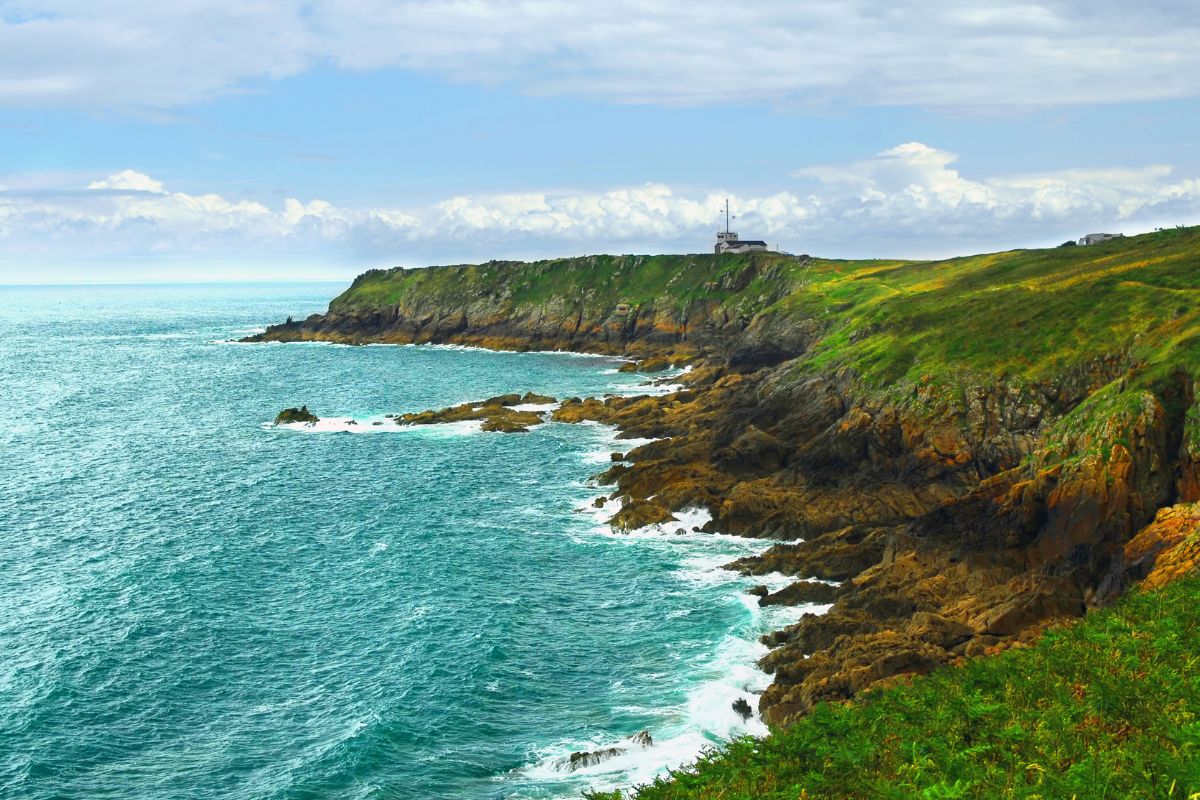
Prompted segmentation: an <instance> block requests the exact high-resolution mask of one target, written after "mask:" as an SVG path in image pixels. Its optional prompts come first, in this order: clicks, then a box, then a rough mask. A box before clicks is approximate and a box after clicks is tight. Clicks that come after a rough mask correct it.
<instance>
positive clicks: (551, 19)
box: [0, 0, 1200, 283]
mask: <svg viewBox="0 0 1200 800" xmlns="http://www.w3.org/2000/svg"><path fill="white" fill-rule="evenodd" d="M1197 41H1200V7H1198V6H1196V4H1195V2H1194V0H1144V2H1140V3H1138V4H1131V3H1128V2H1124V1H1123V2H1117V1H1116V0H1086V1H1084V0H1053V1H1047V0H1034V1H1033V2H1007V1H1003V2H1001V1H997V2H978V1H977V0H946V1H944V2H943V1H936V2H935V1H934V0H919V1H918V2H905V1H904V0H838V1H837V2H833V1H831V0H807V1H806V2H804V3H797V2H794V0H784V1H783V2H762V1H758V2H755V1H754V0H750V1H746V0H743V2H740V3H737V4H734V3H728V2H725V3H718V2H710V0H680V1H676V0H639V1H638V2H629V1H627V0H608V2H592V0H574V2H568V1H567V0H438V1H437V2H424V1H414V0H325V1H324V2H321V1H319V0H241V2H239V3H229V2H225V0H221V1H220V2H217V1H216V0H171V2H166V3H164V2H162V1H161V0H156V2H149V0H88V1H86V2H85V0H40V1H38V2H29V1H26V0H0V283H71V282H125V281H191V280H276V279H304V280H308V279H344V278H349V277H352V276H353V275H355V274H357V273H359V272H361V271H362V270H364V269H368V268H375V267H387V266H393V265H401V266H423V265H428V264H442V263H462V262H476V261H486V260H489V259H528V258H547V257H559V256H570V255H580V254H587V253H604V252H609V253H651V252H705V251H709V250H710V249H711V246H712V241H713V238H714V233H715V232H716V230H717V229H718V227H719V226H720V225H721V224H723V218H722V216H721V213H720V209H721V208H722V206H723V204H724V201H725V199H726V198H728V199H729V202H730V204H731V206H732V208H733V211H734V214H735V217H736V218H735V220H734V225H733V227H734V228H735V229H736V230H738V231H739V232H740V233H741V234H742V236H743V237H744V238H761V239H765V240H766V241H768V242H769V243H770V244H771V245H772V246H774V247H779V248H781V249H784V250H787V251H789V252H795V253H810V254H814V255H821V256H827V257H839V258H876V257H906V258H938V257H944V256H949V255H956V254H967V253H974V252H984V251H992V250H1000V249H1010V248H1014V247H1042V246H1049V245H1055V244H1058V243H1060V242H1062V241H1064V240H1067V239H1075V238H1078V237H1080V236H1082V235H1084V234H1086V233H1093V232H1100V231H1105V232H1125V233H1137V232H1142V231H1147V230H1152V229H1153V228H1155V227H1160V226H1173V225H1179V224H1198V223H1200V137H1198V136H1197V135H1196V131H1197V128H1198V123H1200V98H1198V95H1200V47H1197V46H1196V42H1197Z"/></svg>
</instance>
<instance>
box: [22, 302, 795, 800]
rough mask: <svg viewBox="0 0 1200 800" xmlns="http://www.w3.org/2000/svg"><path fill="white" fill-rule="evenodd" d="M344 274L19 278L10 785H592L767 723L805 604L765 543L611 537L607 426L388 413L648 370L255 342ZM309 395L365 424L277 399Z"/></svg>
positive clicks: (308, 792) (228, 790)
mask: <svg viewBox="0 0 1200 800" xmlns="http://www.w3.org/2000/svg"><path fill="white" fill-rule="evenodd" d="M340 288H341V287H339V286H335V285H316V284H309V285H287V286H243V285H226V286H154V287H39V288H0V653H3V658H0V796H3V797H13V798H18V797H19V798H123V799H135V798H164V799H165V798H318V797H320V798H326V797H328V798H355V797H379V798H384V797H387V798H393V797H394V798H501V797H512V798H518V797H521V798H548V797H578V795H579V792H580V790H581V789H583V788H586V787H607V786H614V785H629V784H630V783H631V782H637V781H644V780H647V779H649V778H650V777H652V776H653V775H654V774H657V773H660V772H661V771H662V770H663V769H664V768H665V767H666V766H668V765H678V764H680V763H682V762H684V761H686V760H687V759H689V758H691V757H693V756H694V755H695V754H696V753H697V752H698V751H699V750H700V748H702V747H704V746H707V745H709V744H711V743H715V742H718V741H720V739H721V738H722V737H726V736H729V735H732V734H736V733H739V732H743V731H745V730H747V728H746V727H745V726H743V725H742V724H741V721H740V720H739V719H738V717H737V716H736V714H734V712H733V711H732V709H731V708H730V704H731V703H732V701H733V700H734V699H736V698H737V697H739V696H749V694H750V693H751V692H753V691H754V690H756V689H761V687H762V686H763V685H765V681H766V678H765V676H763V675H762V674H761V673H758V672H757V671H756V670H754V669H753V666H752V665H753V660H754V659H755V658H756V657H757V656H758V655H760V654H761V652H762V650H761V646H760V645H758V644H756V643H755V638H756V636H757V635H758V634H759V633H761V632H762V631H764V630H766V629H767V628H769V627H771V626H772V625H773V624H778V623H780V622H784V621H786V619H785V618H784V616H776V617H774V618H771V619H768V618H766V617H764V616H763V612H760V611H759V609H758V608H757V607H756V605H755V604H754V603H753V602H748V600H749V599H750V598H747V597H746V596H745V595H744V594H743V591H744V589H745V588H746V587H747V586H748V585H749V582H748V581H746V580H745V579H741V578H738V577H736V576H734V575H732V574H731V573H728V572H727V571H724V570H720V569H719V565H720V564H722V563H724V562H726V561H728V560H730V559H731V558H733V557H737V556H740V555H744V554H748V553H751V552H755V551H757V550H758V549H761V548H762V547H763V546H764V545H763V544H762V543H761V542H749V541H743V540H739V539H734V538H732V537H722V536H705V535H701V534H690V533H689V534H687V535H682V536H680V535H675V534H674V533H673V530H674V529H675V528H678V527H680V526H678V525H673V526H671V531H666V530H652V531H647V532H643V533H640V534H637V535H634V536H623V535H616V534H613V533H612V532H610V531H608V530H607V528H606V527H605V526H603V525H602V524H600V521H601V518H602V516H603V515H602V514H600V513H598V512H594V511H592V512H590V513H585V512H583V511H581V509H583V508H587V507H588V506H590V500H591V499H592V498H594V497H596V496H597V495H598V494H600V493H601V492H602V490H599V489H597V488H596V487H593V486H589V485H587V478H588V476H589V475H591V474H593V473H595V472H597V471H599V470H601V469H603V468H604V465H605V464H606V463H607V462H608V454H609V452H610V451H611V450H613V449H627V448H628V443H624V442H619V441H616V440H615V439H614V438H613V432H612V431H611V430H609V429H606V428H603V427H600V426H596V425H578V426H570V425H563V424H557V423H552V424H546V425H543V426H540V427H538V428H535V429H534V430H533V431H532V432H531V433H529V434H526V435H503V434H487V433H481V432H478V431H477V430H475V429H474V428H473V427H472V426H464V425H456V426H431V427H429V428H423V429H408V430H391V429H389V428H390V426H373V425H371V424H370V423H371V421H372V420H374V419H378V418H379V415H382V414H384V413H390V412H401V411H412V410H419V409H424V408H433V407H442V406H446V405H449V404H452V403H457V402H460V401H464V400H469V399H478V398H482V397H486V396H490V395H493V394H498V393H502V392H508V391H522V392H524V391H527V390H533V391H537V392H542V393H549V394H553V395H556V396H558V397H565V396H568V395H598V394H602V393H604V392H613V391H618V392H637V391H642V389H639V387H638V386H637V383H638V380H639V379H638V378H636V377H631V376H628V375H621V374H618V373H616V372H615V369H614V368H615V366H616V364H615V362H613V361H611V360H608V359H602V358H594V357H583V356H573V355H568V354H514V353H489V352H483V351H476V350H461V349H448V348H430V347H338V346H329V345H305V344H299V345H241V344H232V343H229V341H228V340H230V339H233V338H236V337H238V336H241V335H244V334H246V333H247V332H249V331H252V330H254V329H255V328H257V327H259V326H261V325H263V324H265V323H267V322H272V321H277V320H279V319H282V318H283V317H285V316H287V315H289V314H290V315H293V316H296V317H297V318H299V317H302V316H304V315H306V314H308V313H312V312H314V311H319V310H322V309H323V308H324V306H325V304H326V303H327V301H328V298H329V297H331V296H332V295H333V294H335V293H336V292H337V291H338V290H339V289H340ZM299 403H307V404H308V405H309V407H310V408H312V409H313V410H315V411H316V412H317V413H318V414H321V415H323V416H326V415H328V416H336V417H344V418H354V419H357V420H359V425H357V426H350V425H345V424H340V425H338V424H335V425H333V426H332V427H334V428H338V427H341V428H344V429H346V430H350V429H354V430H357V431H359V432H357V433H350V432H337V431H336V430H330V431H320V430H317V431H300V430H289V429H279V428H272V427H270V426H269V425H267V424H266V423H268V422H269V421H270V420H272V419H273V417H274V415H275V413H276V412H277V411H278V410H279V409H280V408H283V407H284V406H289V405H296V404H299ZM612 510H613V509H612V508H610V509H609V513H611V511H612ZM695 521H696V520H691V522H693V523H694V522H695ZM772 613H775V614H778V615H790V616H795V615H796V614H797V613H799V610H786V611H776V612H772ZM751 702H752V703H753V700H752V701H751ZM642 729H648V730H649V731H650V733H651V735H652V736H653V737H654V739H655V741H656V744H655V746H654V747H652V748H648V749H645V750H640V749H635V750H632V751H630V753H629V754H628V755H626V756H621V757H618V758H616V759H612V760H610V761H607V762H604V763H602V764H600V765H597V766H594V767H591V768H589V769H586V770H582V771H579V772H575V773H571V772H568V771H566V769H565V767H564V765H563V760H564V759H565V758H566V757H567V756H568V755H569V754H570V753H571V752H572V751H575V750H581V749H589V748H595V747H599V746H605V747H607V746H612V745H617V744H619V743H620V742H621V741H622V740H623V739H625V738H627V737H629V736H631V735H632V734H634V733H636V732H638V731H639V730H642ZM749 730H761V726H760V724H759V723H758V722H757V721H754V720H752V721H751V722H750V723H749Z"/></svg>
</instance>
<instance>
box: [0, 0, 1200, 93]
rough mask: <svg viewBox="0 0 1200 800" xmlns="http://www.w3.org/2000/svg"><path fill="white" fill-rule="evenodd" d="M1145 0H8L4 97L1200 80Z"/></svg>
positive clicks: (1172, 7)
mask: <svg viewBox="0 0 1200 800" xmlns="http://www.w3.org/2000/svg"><path fill="white" fill-rule="evenodd" d="M1198 36H1200V15H1197V14H1196V12H1195V7H1194V4H1193V3H1190V2H1180V0H1146V2H1142V3H1139V4H1138V5H1137V7H1136V9H1133V8H1131V7H1130V6H1129V4H1128V3H1125V2H1118V0H1000V1H999V2H997V0H960V1H959V2H953V3H948V2H945V1H944V0H908V1H907V2H901V3H897V2H895V1H894V0H810V2H804V3H795V2H763V1H761V0H760V1H759V2H753V3H741V4H733V3H728V2H718V0H607V1H606V2H570V3H567V2H556V1H555V0H489V1H488V2H480V1H479V0H324V1H323V2H317V3H313V2H310V1H309V0H248V1H247V2H240V3H227V2H219V0H176V2H172V3H161V2H150V0H124V2H121V3H95V2H86V1H85V0H10V1H9V2H6V3H4V4H2V5H0V104H22V105H27V104H45V105H67V106H74V107H79V106H90V107H101V108H113V107H131V108H136V107H164V106H175V105H181V104H186V103H190V102H194V101H197V100H204V99H207V98H211V97H213V96H215V95H218V94H220V93H223V92H228V91H237V90H240V89H243V88H245V87H246V86H247V85H254V84H255V83H256V82H259V81H262V80H269V79H273V78H279V77H284V76H288V75H295V74H298V73H300V72H303V71H305V70H307V69H310V68H312V67H313V66H314V65H322V64H332V65H334V66H336V67H340V68H343V69H350V70H376V69H382V68H392V67H399V68H408V69H417V70H424V71H428V72H432V73H436V74H440V75H444V76H447V77H450V78H452V79H454V80H459V81H467V82H475V83H506V84H510V85H512V86H515V87H517V88H518V89H520V90H523V91H526V92H531V93H542V94H550V95H569V96H576V97H586V98H593V99H601V100H610V101H616V102H646V103H662V104H673V105H699V104H710V103H791V102H802V103H812V102H826V101H833V102H847V103H856V104H883V105H921V106H928V107H967V108H977V107H984V106H986V107H1005V106H1045V105H1058V104H1075V103H1097V102H1118V101H1128V100H1145V99H1155V98H1176V97H1189V96H1194V95H1195V94H1197V92H1198V91H1200V48H1197V47H1196V46H1195V42H1196V41H1197V38H1198Z"/></svg>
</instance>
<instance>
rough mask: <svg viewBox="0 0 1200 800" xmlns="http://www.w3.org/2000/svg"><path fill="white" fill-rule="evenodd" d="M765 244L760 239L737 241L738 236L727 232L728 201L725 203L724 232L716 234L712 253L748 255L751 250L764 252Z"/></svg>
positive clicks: (729, 231)
mask: <svg viewBox="0 0 1200 800" xmlns="http://www.w3.org/2000/svg"><path fill="white" fill-rule="evenodd" d="M766 249H767V243H766V242H764V241H762V240H760V239H739V238H738V235H737V234H736V233H734V232H733V231H731V230H729V201H728V200H726V201H725V230H723V231H718V232H717V244H716V246H714V247H713V252H714V253H716V254H717V255H720V254H721V253H749V252H751V251H753V250H766Z"/></svg>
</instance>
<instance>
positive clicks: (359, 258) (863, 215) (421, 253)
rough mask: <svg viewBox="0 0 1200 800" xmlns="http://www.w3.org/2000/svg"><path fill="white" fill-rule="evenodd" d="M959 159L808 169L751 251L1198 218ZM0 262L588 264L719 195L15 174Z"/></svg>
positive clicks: (1054, 178)
mask: <svg viewBox="0 0 1200 800" xmlns="http://www.w3.org/2000/svg"><path fill="white" fill-rule="evenodd" d="M954 161H955V157H954V156H953V154H951V153H947V152H945V151H942V150H938V149H935V148H932V147H929V146H927V145H924V144H921V143H917V142H910V143H907V144H902V145H900V146H898V147H894V148H891V149H889V150H886V151H884V152H882V153H879V154H877V155H875V156H872V157H870V158H866V159H863V160H861V161H857V162H853V163H848V164H838V165H824V166H814V167H809V168H807V169H804V170H801V171H800V172H799V173H797V174H796V176H795V177H794V178H793V180H792V183H791V185H789V186H788V187H786V188H781V189H780V190H779V191H777V192H774V193H771V194H766V195H746V194H737V193H731V194H729V195H728V196H729V197H730V200H731V203H732V205H733V207H734V209H735V211H736V212H737V214H738V219H737V221H736V227H738V228H740V229H741V232H742V233H743V235H744V236H747V237H750V236H753V237H755V238H765V239H766V240H767V241H769V242H771V243H773V244H779V245H782V246H783V247H784V248H785V249H789V250H792V251H796V252H810V253H816V254H820V255H828V256H907V257H927V256H937V255H950V254H961V253H969V252H978V251H982V250H987V249H998V248H1005V247H1015V246H1025V245H1037V244H1054V243H1057V242H1059V241H1062V240H1063V239H1066V238H1073V237H1076V236H1079V235H1081V234H1083V233H1089V232H1092V231H1095V230H1104V229H1112V230H1124V231H1127V232H1135V231H1137V230H1146V229H1149V228H1151V227H1153V226H1156V225H1161V224H1175V223H1186V222H1198V221H1200V180H1198V179H1196V178H1177V177H1175V176H1174V174H1173V172H1172V170H1171V169H1170V168H1169V167H1166V166H1149V167H1145V168H1141V169H1128V168H1121V169H1108V170H1069V171H1063V172H1055V173H1046V174H1040V175H1017V176H999V177H990V178H971V177H966V176H963V175H962V174H960V173H959V172H958V171H957V170H956V169H955V168H954V166H953V165H954ZM6 182H7V183H8V185H9V186H10V187H23V188H9V189H3V188H0V250H2V251H3V252H5V253H6V254H7V257H6V259H5V262H4V264H3V266H4V269H5V270H6V271H8V272H11V271H12V270H13V269H14V268H18V267H19V266H20V265H21V264H22V263H24V262H25V261H27V260H28V259H29V258H30V257H36V258H37V259H39V260H40V261H43V262H44V261H49V262H58V263H67V262H69V261H70V260H71V259H73V258H75V257H77V256H79V255H80V254H84V253H86V254H88V255H89V257H94V258H101V259H109V260H117V261H119V260H122V259H126V260H128V259H144V258H145V256H146V254H155V255H156V256H171V257H174V258H182V259H207V260H208V261H210V262H211V261H214V260H217V261H222V260H224V261H227V262H236V263H239V264H246V263H255V262H256V261H263V260H266V261H269V260H277V261H278V260H283V261H287V260H288V259H298V258H303V259H304V260H305V261H306V262H307V263H313V262H324V263H328V264H336V265H347V264H353V265H354V266H357V267H362V266H378V265H383V264H391V263H402V264H406V265H420V264H426V263H439V262H442V263H444V262H447V261H462V260H483V259H488V258H505V257H532V256H547V255H562V254H572V253H583V252H605V251H608V252H636V251H640V252H647V251H673V250H674V251H680V250H682V251H691V252H696V251H702V250H706V249H707V248H708V247H709V245H710V242H711V239H712V234H713V232H714V230H715V229H716V226H717V223H718V220H719V213H718V210H719V209H720V207H721V204H722V203H723V201H724V198H725V197H726V196H727V195H726V193H725V192H724V191H723V190H717V189H714V190H711V191H679V190H676V189H673V188H671V187H669V186H666V185H662V184H647V185H644V186H636V187H622V188H616V189H612V190H610V191H602V192H592V191H582V192H568V191H558V192H546V193H524V194H494V195H476V196H458V197H452V198H448V199H445V200H442V201H439V202H433V203H429V204H426V205H423V206H417V207H411V208H346V207H339V206H335V205H333V204H331V203H328V202H325V201H322V200H310V201H308V202H302V201H300V200H297V199H288V200H286V201H285V202H284V203H283V204H282V205H281V206H278V207H275V208H271V207H269V206H268V205H266V204H263V203H260V202H257V201H253V200H236V201H235V200H230V199H227V198H225V197H222V196H220V195H217V194H199V195H193V194H188V193H184V192H172V191H169V190H168V188H167V187H165V186H164V185H163V184H162V183H161V182H159V181H157V180H155V179H153V178H151V177H150V176H147V175H144V174H141V173H139V172H136V171H133V170H125V171H122V172H119V173H117V174H114V175H110V176H108V177H106V178H100V179H96V180H92V181H88V182H86V183H83V182H80V183H76V184H74V185H75V187H78V186H80V185H85V186H87V188H86V189H79V188H71V187H70V186H65V187H64V186H55V185H49V184H48V183H47V182H46V181H38V180H37V179H35V178H32V177H29V176H9V177H7V178H6Z"/></svg>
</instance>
